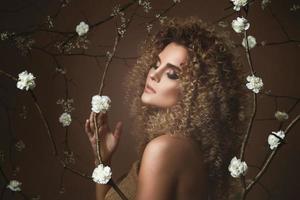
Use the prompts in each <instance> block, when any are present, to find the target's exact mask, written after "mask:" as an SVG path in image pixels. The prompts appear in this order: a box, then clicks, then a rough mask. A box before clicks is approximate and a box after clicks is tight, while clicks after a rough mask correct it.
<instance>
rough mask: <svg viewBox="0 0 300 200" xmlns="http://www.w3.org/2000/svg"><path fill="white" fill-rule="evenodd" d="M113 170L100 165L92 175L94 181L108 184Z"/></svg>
mask: <svg viewBox="0 0 300 200" xmlns="http://www.w3.org/2000/svg"><path fill="white" fill-rule="evenodd" d="M111 175H112V172H111V168H110V167H109V166H104V165H103V164H100V165H98V166H97V167H96V168H95V169H94V171H93V174H92V178H93V181H94V182H96V183H99V184H106V183H108V181H109V180H110V179H111Z"/></svg>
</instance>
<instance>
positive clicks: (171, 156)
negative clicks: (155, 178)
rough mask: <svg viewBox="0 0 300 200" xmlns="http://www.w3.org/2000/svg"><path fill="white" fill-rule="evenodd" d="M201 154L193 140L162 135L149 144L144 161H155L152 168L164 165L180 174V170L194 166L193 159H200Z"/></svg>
mask: <svg viewBox="0 0 300 200" xmlns="http://www.w3.org/2000/svg"><path fill="white" fill-rule="evenodd" d="M199 154H200V150H199V147H198V145H197V143H196V142H195V141H194V140H192V139H191V138H185V137H179V136H174V135H161V136H159V137H157V138H154V139H153V140H151V141H150V142H149V143H148V144H147V146H146V148H145V151H144V154H143V158H142V159H143V160H144V161H147V160H151V161H154V160H155V161H156V162H155V163H152V164H151V166H153V165H164V167H167V169H168V170H170V168H168V167H172V169H173V170H174V171H173V172H174V173H176V174H178V172H179V171H180V170H184V169H183V168H187V165H190V164H193V162H190V161H191V159H197V158H200V155H199ZM170 165H171V166H170Z"/></svg>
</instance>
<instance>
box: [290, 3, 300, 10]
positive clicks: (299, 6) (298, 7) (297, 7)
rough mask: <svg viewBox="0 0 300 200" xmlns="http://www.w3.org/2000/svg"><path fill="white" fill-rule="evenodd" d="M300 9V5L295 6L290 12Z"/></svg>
mask: <svg viewBox="0 0 300 200" xmlns="http://www.w3.org/2000/svg"><path fill="white" fill-rule="evenodd" d="M299 9H300V5H297V4H293V6H292V7H291V8H290V11H297V10H299Z"/></svg>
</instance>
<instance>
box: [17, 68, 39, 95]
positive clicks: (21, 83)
mask: <svg viewBox="0 0 300 200" xmlns="http://www.w3.org/2000/svg"><path fill="white" fill-rule="evenodd" d="M34 79H35V77H34V76H33V74H32V73H28V72H27V71H26V70H25V71H23V72H22V73H20V74H19V79H18V82H17V88H19V89H20V90H24V89H25V90H29V89H33V88H34V87H35V82H34Z"/></svg>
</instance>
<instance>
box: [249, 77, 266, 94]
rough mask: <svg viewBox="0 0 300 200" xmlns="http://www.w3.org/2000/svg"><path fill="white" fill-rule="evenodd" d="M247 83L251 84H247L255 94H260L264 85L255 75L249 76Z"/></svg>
mask: <svg viewBox="0 0 300 200" xmlns="http://www.w3.org/2000/svg"><path fill="white" fill-rule="evenodd" d="M247 81H248V82H249V83H247V84H246V86H247V88H248V89H249V90H252V91H253V92H255V93H258V92H259V90H261V88H262V87H263V85H264V84H263V82H262V79H261V78H259V77H256V76H254V75H251V76H247Z"/></svg>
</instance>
